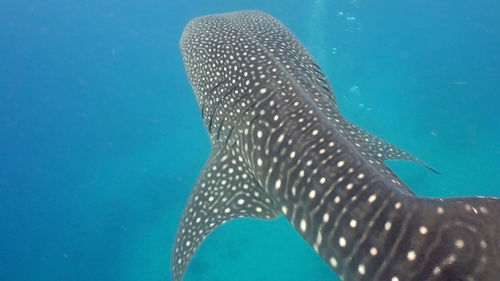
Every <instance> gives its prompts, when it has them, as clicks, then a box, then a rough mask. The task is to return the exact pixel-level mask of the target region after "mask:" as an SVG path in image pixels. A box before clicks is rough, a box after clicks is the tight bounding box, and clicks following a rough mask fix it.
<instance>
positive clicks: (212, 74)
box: [172, 11, 500, 281]
mask: <svg viewBox="0 0 500 281" xmlns="http://www.w3.org/2000/svg"><path fill="white" fill-rule="evenodd" d="M180 45H181V50H182V54H183V57H184V63H185V66H186V71H187V74H188V76H189V79H190V81H191V84H192V87H193V89H194V92H195V94H196V98H197V100H198V103H199V106H200V108H201V113H202V117H203V121H204V123H205V126H206V128H207V130H208V133H209V135H210V138H211V142H212V153H211V155H210V158H209V159H208V162H207V163H206V165H205V167H204V168H203V170H202V172H201V175H200V177H199V179H198V181H197V183H196V185H195V187H194V190H193V192H192V194H191V196H190V198H189V201H188V203H187V206H186V208H185V211H184V214H183V217H182V219H181V222H180V225H179V229H178V233H177V238H176V241H175V245H174V252H173V259H172V272H173V278H174V280H175V281H180V280H182V278H183V276H184V273H185V272H186V269H187V267H188V264H189V262H190V261H191V259H192V257H193V255H194V254H195V252H196V250H197V249H198V247H199V245H200V244H201V242H202V241H203V240H204V239H205V238H206V236H207V235H208V234H210V233H211V232H212V231H213V230H214V229H215V228H217V227H218V226H220V225H221V224H223V223H225V222H227V221H228V220H230V219H233V218H237V217H254V218H263V219H271V218H276V217H278V216H280V215H281V214H284V215H285V216H286V218H287V219H288V221H289V222H290V223H291V225H292V226H293V227H294V228H295V229H296V230H297V232H298V233H299V234H300V235H302V237H303V238H304V239H305V240H306V241H307V242H308V243H309V244H310V245H311V246H312V247H313V248H314V250H315V251H316V252H317V253H318V254H319V255H320V256H321V258H322V259H323V260H324V261H325V262H326V263H327V264H328V265H329V266H330V267H331V268H332V269H333V271H335V273H336V274H337V275H338V276H339V277H340V278H341V279H342V280H346V281H347V280H349V281H358V280H370V281H412V280H413V281H425V280H429V281H430V280H440V281H445V280H448V281H460V280H461V281H473V280H475V281H497V280H499V278H500V223H499V222H500V219H499V218H500V200H499V199H497V198H472V197H471V198H453V199H429V198H422V197H417V196H415V195H414V194H413V192H411V190H410V189H409V188H408V187H407V186H406V185H405V184H404V183H402V182H401V180H400V179H398V177H397V176H396V175H395V174H393V173H392V172H391V170H390V169H388V167H387V166H386V165H385V164H384V163H383V161H384V160H386V159H405V160H410V161H415V162H418V163H420V164H422V165H425V164H424V163H423V162H421V161H420V160H418V159H416V158H415V157H413V156H411V155H409V154H408V153H406V152H404V151H402V150H401V149H399V148H397V147H395V146H393V145H391V144H389V143H387V142H385V141H383V140H380V139H378V138H377V137H375V136H373V135H371V134H369V133H367V132H365V131H363V130H362V129H360V128H359V127H357V126H355V125H354V124H352V123H350V122H348V121H347V120H345V119H344V118H343V117H342V115H341V114H340V112H339V110H338V107H337V103H336V101H335V96H334V94H333V91H332V88H331V86H330V84H329V82H328V81H327V79H326V77H325V76H324V75H323V73H322V71H321V69H320V68H319V66H318V65H317V64H316V63H315V61H314V59H313V58H312V57H311V55H310V54H309V52H308V51H307V50H306V49H305V48H304V46H303V45H302V44H301V43H300V42H299V40H298V39H297V38H296V37H295V36H294V35H293V34H292V33H291V32H290V31H289V30H288V29H287V28H286V27H285V26H284V25H283V24H281V23H280V22H279V21H277V20H276V19H274V18H273V17H271V16H270V15H267V14H265V13H262V12H258V11H243V12H235V13H228V14H220V15H211V16H205V17H200V18H196V19H194V20H192V21H191V22H190V23H189V24H188V25H187V26H186V28H185V30H184V33H183V35H182V39H181V43H180ZM425 166H426V165H425ZM427 167H428V166H427ZM428 168H429V167H428Z"/></svg>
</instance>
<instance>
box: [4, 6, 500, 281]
mask: <svg viewBox="0 0 500 281" xmlns="http://www.w3.org/2000/svg"><path fill="white" fill-rule="evenodd" d="M280 2H281V1H280ZM280 2H279V1H269V0H265V1H261V0H252V1H222V0H219V1H201V0H197V1H181V0H176V1H168V0H167V1H165V0H162V1H159V0H143V1H102V0H99V1H97V0H88V1H62V0H51V1H47V0H46V1H41V0H37V1H35V0H19V1H7V0H3V1H0V241H1V242H0V280H6V281H7V280H8V281H21V280H37V281H44V280H50V281H59V280H61V281H65V280H71V281H78V280H85V281H88V280H120V281H128V280H130V281H132V280H134V281H137V280H148V281H150V280H153V281H164V280H171V273H170V256H171V250H172V245H173V241H174V236H175V231H176V227H177V223H178V222H179V219H180V216H181V214H182V210H183V207H184V203H185V202H186V200H187V197H188V195H189V193H190V191H191V188H192V186H193V184H194V183H195V181H196V178H197V176H198V173H199V172H200V170H201V168H202V167H203V164H204V162H205V161H206V159H207V157H208V154H209V151H210V145H209V141H208V137H207V135H206V133H205V129H204V127H203V125H202V122H201V118H200V112H199V109H198V108H197V105H196V101H195V99H194V95H193V93H192V90H191V87H190V85H189V83H188V81H187V77H186V74H185V72H184V67H183V64H182V58H181V54H180V51H179V48H178V41H179V38H180V35H181V33H182V29H183V27H184V25H185V24H186V23H187V22H188V21H189V20H190V19H191V18H193V17H196V16H201V15H205V14H210V13H219V12H227V11H234V10H241V9H260V10H263V11H266V12H268V13H271V14H272V15H274V16H275V17H277V18H278V19H280V20H281V21H282V22H283V23H285V24H286V25H287V26H288V27H289V28H290V29H291V30H292V31H293V32H294V33H295V34H296V35H297V36H298V37H299V38H300V39H301V40H302V41H303V43H304V44H305V45H306V46H307V47H308V48H309V49H310V50H311V52H312V53H313V55H314V56H315V57H316V58H317V60H318V62H319V64H320V65H321V66H322V68H323V69H324V70H325V72H326V74H327V76H328V77H329V79H330V81H331V83H332V85H333V87H334V89H335V91H336V94H337V97H338V101H339V104H340V107H341V109H342V111H343V113H344V114H345V115H346V116H347V117H348V118H349V119H351V120H352V121H354V122H356V123H357V124H359V125H361V126H362V127H364V128H365V129H367V130H369V131H371V132H373V133H375V134H377V135H379V136H380V137H382V138H384V139H386V140H388V141H390V142H393V143H395V144H396V145H399V146H400V147H402V148H404V149H406V150H408V151H409V152H411V153H413V154H414V155H416V156H417V157H419V158H421V159H423V160H425V161H426V162H428V163H429V164H431V165H432V166H433V167H435V168H436V169H438V170H439V171H440V172H441V173H442V175H436V174H433V173H431V172H429V171H428V170H426V169H424V168H421V167H419V166H417V165H415V164H412V163H405V162H397V163H391V167H393V168H394V169H395V170H396V171H397V173H398V174H399V175H400V176H401V177H402V178H403V179H404V180H405V181H406V183H408V185H409V186H410V187H411V188H412V189H413V190H414V191H415V192H416V193H417V194H419V195H422V196H431V197H451V196H465V195H489V196H500V185H499V184H498V182H499V181H500V173H499V171H498V167H499V166H500V146H499V137H500V125H499V124H500V114H499V113H498V112H499V110H498V107H499V106H500V95H499V93H498V91H499V90H498V89H500V79H499V78H500V52H498V46H500V4H499V2H498V1H497V0H479V1H466V0H446V1H428V0H419V1H416V0H410V1H399V0H388V1H373V0H351V1H332V0H330V1H328V0H314V1H303V0H300V1H299V0H295V1H283V2H282V3H286V4H280ZM185 280H186V281H190V280H204V281H226V280H227V281H230V280H243V281H246V280H258V281H271V280H286V281H295V280H301V281H302V280H310V281H316V280H317V281H320V280H321V281H323V280H337V279H336V277H334V275H333V273H332V272H331V271H330V269H329V268H328V267H327V266H326V265H325V264H324V263H323V262H322V261H321V260H320V259H319V257H318V256H317V255H316V254H315V253H314V252H313V251H312V250H311V249H310V248H309V247H308V246H307V245H306V243H304V242H303V240H302V239H301V238H300V237H299V236H298V235H297V234H296V233H295V232H294V231H293V229H292V228H291V227H290V226H289V225H288V223H287V222H286V221H285V220H283V219H278V220H275V221H258V220H250V219H241V220H236V221H232V222H230V223H228V224H226V225H224V226H223V227H221V228H220V229H218V230H217V231H215V232H214V233H213V235H211V236H210V237H209V238H208V239H207V241H206V242H205V243H204V244H203V246H202V247H201V249H200V251H199V252H198V254H197V255H196V257H195V258H194V260H193V262H192V264H191V267H190V268H189V271H188V273H187V275H186V278H185Z"/></svg>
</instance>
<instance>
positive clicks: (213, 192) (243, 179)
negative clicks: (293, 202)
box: [172, 148, 280, 281]
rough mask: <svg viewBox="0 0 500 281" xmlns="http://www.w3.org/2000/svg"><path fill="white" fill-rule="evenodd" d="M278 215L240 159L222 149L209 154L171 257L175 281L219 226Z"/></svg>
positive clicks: (185, 211)
mask: <svg viewBox="0 0 500 281" xmlns="http://www.w3.org/2000/svg"><path fill="white" fill-rule="evenodd" d="M279 215H280V212H279V211H278V208H276V206H275V204H274V202H273V201H272V200H271V198H269V197H268V196H267V194H266V193H265V192H264V189H263V188H262V187H261V186H260V184H259V183H258V181H257V180H256V179H255V178H254V176H253V174H252V173H250V172H249V170H248V169H247V168H246V165H245V163H244V162H243V159H241V158H238V157H235V156H233V155H231V153H230V152H229V151H227V150H226V149H225V148H219V149H218V150H216V151H214V152H212V154H211V155H210V158H209V159H208V162H207V163H206V164H205V167H204V168H203V170H202V172H201V175H200V177H199V178H198V181H197V182H196V184H195V187H194V189H193V192H192V193H191V195H190V197H189V201H188V203H187V205H186V208H185V209H184V213H183V215H182V219H181V222H180V225H179V228H178V230H177V237H176V240H175V245H174V253H173V257H172V273H173V277H174V280H175V281H179V280H181V279H182V277H183V275H184V273H185V272H186V269H187V267H188V265H189V262H190V261H191V259H192V257H193V255H194V254H195V252H196V250H197V249H198V247H199V246H200V244H201V243H202V242H203V240H204V239H205V238H206V237H207V236H208V235H209V234H210V233H211V232H212V231H213V230H214V229H215V228H217V227H218V226H220V225H222V224H223V223H225V222H227V221H229V220H231V219H233V218H238V217H252V218H263V219H271V218H276V217H278V216H279Z"/></svg>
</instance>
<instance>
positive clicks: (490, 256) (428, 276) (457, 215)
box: [411, 197, 500, 281]
mask: <svg viewBox="0 0 500 281" xmlns="http://www.w3.org/2000/svg"><path fill="white" fill-rule="evenodd" d="M421 204H422V205H421V208H419V214H418V215H417V217H418V224H419V225H418V226H417V227H418V228H416V229H415V232H416V236H414V238H416V239H412V240H413V241H412V242H411V243H415V242H416V243H418V244H420V245H416V247H418V248H419V249H420V250H421V251H422V252H421V255H420V256H421V257H420V262H419V263H418V264H419V270H418V272H419V273H418V275H421V276H418V277H417V276H416V278H415V279H412V280H454V281H498V280H499V278H500V199H498V198H484V197H474V198H472V197H470V198H450V199H421Z"/></svg>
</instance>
